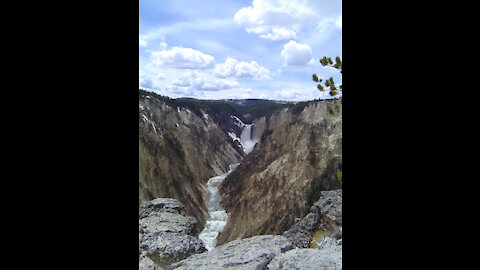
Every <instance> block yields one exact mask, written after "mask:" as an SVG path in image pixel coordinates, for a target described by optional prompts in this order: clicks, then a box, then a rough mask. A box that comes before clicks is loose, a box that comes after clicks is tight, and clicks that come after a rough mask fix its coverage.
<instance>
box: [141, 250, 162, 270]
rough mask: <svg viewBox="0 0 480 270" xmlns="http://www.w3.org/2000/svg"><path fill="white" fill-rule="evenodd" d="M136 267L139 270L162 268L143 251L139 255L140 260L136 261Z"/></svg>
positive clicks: (157, 269)
mask: <svg viewBox="0 0 480 270" xmlns="http://www.w3.org/2000/svg"><path fill="white" fill-rule="evenodd" d="M138 269H139V270H163V268H162V267H160V266H158V265H157V264H156V263H154V262H153V261H152V260H151V259H150V258H149V257H147V256H146V255H145V254H144V253H142V255H140V260H139V262H138Z"/></svg>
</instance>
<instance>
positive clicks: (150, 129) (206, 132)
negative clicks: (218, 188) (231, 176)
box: [139, 91, 243, 231]
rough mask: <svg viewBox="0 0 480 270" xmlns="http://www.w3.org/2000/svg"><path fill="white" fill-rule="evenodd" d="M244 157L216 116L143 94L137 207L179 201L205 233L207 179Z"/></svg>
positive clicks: (140, 116) (140, 119)
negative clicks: (151, 202) (163, 200)
mask: <svg viewBox="0 0 480 270" xmlns="http://www.w3.org/2000/svg"><path fill="white" fill-rule="evenodd" d="M242 156H243V151H241V149H236V148H235V145H234V144H232V140H231V138H230V137H229V136H228V135H227V133H226V132H224V131H223V130H222V128H221V127H220V126H219V125H218V124H217V123H216V122H215V121H214V118H213V116H212V115H209V114H208V113H206V112H205V111H203V110H201V109H198V110H193V109H188V108H185V107H177V106H174V105H172V104H170V103H168V99H160V97H158V96H156V95H155V94H153V93H148V92H142V91H140V96H139V205H140V204H141V203H142V202H146V201H149V200H152V199H154V198H160V197H163V198H174V199H177V200H179V201H180V202H182V204H184V205H185V207H186V212H187V214H188V215H191V216H193V217H195V218H196V219H197V220H198V226H197V230H198V231H201V229H202V228H203V226H204V223H205V221H206V219H207V217H208V212H207V209H206V208H205V197H206V195H207V187H206V182H207V180H208V179H209V178H211V177H212V176H215V175H220V174H223V173H225V172H226V171H228V165H229V164H232V163H238V162H239V161H240V160H241V159H242Z"/></svg>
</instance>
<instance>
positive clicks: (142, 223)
mask: <svg viewBox="0 0 480 270" xmlns="http://www.w3.org/2000/svg"><path fill="white" fill-rule="evenodd" d="M195 224H196V219H195V218H194V217H190V216H181V215H178V214H172V213H168V212H167V213H162V214H159V215H157V216H151V217H150V216H149V217H146V218H143V219H141V220H139V222H138V229H139V232H140V233H143V232H152V233H153V232H175V233H184V234H189V235H193V236H196V234H195Z"/></svg>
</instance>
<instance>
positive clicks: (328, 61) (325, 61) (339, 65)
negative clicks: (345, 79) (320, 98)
mask: <svg viewBox="0 0 480 270" xmlns="http://www.w3.org/2000/svg"><path fill="white" fill-rule="evenodd" d="M320 64H322V66H324V67H325V66H329V67H333V68H336V69H338V70H339V71H340V73H342V59H340V57H339V56H337V57H335V64H334V63H333V61H332V58H330V57H328V58H327V57H326V56H324V57H323V58H321V59H320ZM312 79H313V81H314V82H316V83H318V82H320V84H317V89H318V90H320V91H322V92H323V91H325V88H324V86H323V85H322V84H321V82H322V79H321V78H318V76H317V74H316V73H314V74H313V75H312ZM324 85H325V87H329V88H330V92H329V93H330V95H331V96H335V95H337V94H338V91H337V87H336V86H335V82H334V80H333V77H330V78H329V79H327V80H326V81H325V83H324ZM339 88H340V91H342V90H343V89H342V85H339Z"/></svg>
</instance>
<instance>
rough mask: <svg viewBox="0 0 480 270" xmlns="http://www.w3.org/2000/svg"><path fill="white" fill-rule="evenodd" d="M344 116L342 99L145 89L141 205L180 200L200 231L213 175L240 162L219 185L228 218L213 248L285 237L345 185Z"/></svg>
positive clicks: (141, 100) (141, 109)
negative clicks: (188, 95)
mask: <svg viewBox="0 0 480 270" xmlns="http://www.w3.org/2000/svg"><path fill="white" fill-rule="evenodd" d="M341 115H342V101H341V99H339V100H327V101H310V102H304V103H299V104H296V105H295V104H293V103H280V102H274V101H262V100H233V101H232V100H229V101H199V100H190V99H182V100H170V99H168V98H165V97H161V96H157V95H155V94H153V93H149V92H144V91H140V95H139V203H141V202H145V201H149V200H152V199H154V198H159V197H167V198H175V199H177V200H179V201H180V202H181V203H183V204H184V205H185V208H186V211H187V214H188V215H191V216H193V217H195V218H196V219H197V220H198V227H197V230H198V232H200V231H201V230H202V229H203V228H204V226H205V223H206V221H207V220H208V219H209V213H208V210H207V207H206V200H207V196H208V195H207V194H208V188H207V181H208V180H209V179H211V178H212V177H214V176H220V175H225V173H227V171H229V165H230V164H236V163H240V165H239V166H238V167H237V168H236V169H235V171H233V172H232V173H231V174H229V175H228V176H227V177H226V179H225V180H224V181H223V183H221V184H220V186H219V191H220V194H221V207H222V208H223V209H225V210H226V212H227V214H228V222H227V224H226V226H225V229H224V231H223V232H222V233H220V235H219V236H218V238H217V241H216V242H217V245H221V244H223V243H227V242H230V241H232V240H234V239H238V238H246V237H249V236H254V235H259V234H282V233H283V232H284V231H285V230H287V229H288V228H290V227H291V225H293V223H294V221H295V219H296V218H300V217H303V216H304V215H305V213H306V212H307V211H308V209H309V207H310V206H311V205H312V204H313V202H314V201H316V200H317V199H318V196H319V194H320V191H321V190H330V189H338V188H341V157H342V154H341V152H342V147H341V145H342V128H341V126H342V116H341ZM240 118H241V119H240ZM245 123H250V124H245ZM215 210H218V209H215ZM210 218H211V217H210ZM212 243H215V241H213V242H212Z"/></svg>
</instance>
